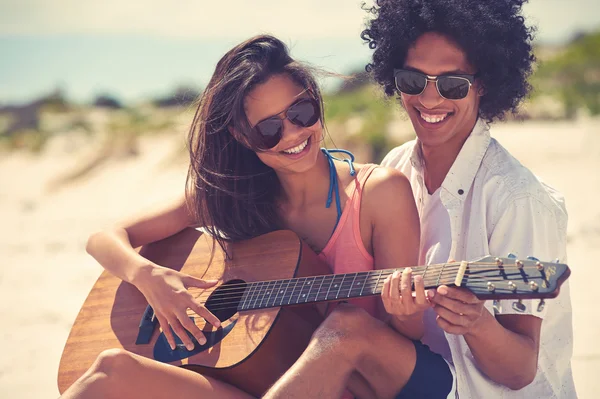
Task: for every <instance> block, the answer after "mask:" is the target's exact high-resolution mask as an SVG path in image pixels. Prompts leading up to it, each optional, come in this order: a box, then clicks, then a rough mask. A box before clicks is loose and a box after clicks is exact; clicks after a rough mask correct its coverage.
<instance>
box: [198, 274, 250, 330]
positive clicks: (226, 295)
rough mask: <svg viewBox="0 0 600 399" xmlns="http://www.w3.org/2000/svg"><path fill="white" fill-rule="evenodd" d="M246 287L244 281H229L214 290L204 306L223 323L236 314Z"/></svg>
mask: <svg viewBox="0 0 600 399" xmlns="http://www.w3.org/2000/svg"><path fill="white" fill-rule="evenodd" d="M246 285H247V284H246V282H245V281H244V280H230V281H228V282H226V283H224V284H222V285H221V286H220V287H219V288H217V289H216V290H214V291H213V293H212V294H210V296H209V297H208V300H207V301H206V303H205V304H204V306H206V308H207V309H208V310H210V311H211V313H212V314H214V315H215V316H217V318H218V319H219V320H221V321H225V320H227V319H229V318H231V317H233V315H234V314H236V313H237V311H238V305H239V304H240V301H241V300H242V296H243V295H244V291H245V290H246Z"/></svg>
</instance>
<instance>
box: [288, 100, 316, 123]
mask: <svg viewBox="0 0 600 399" xmlns="http://www.w3.org/2000/svg"><path fill="white" fill-rule="evenodd" d="M320 114H321V112H320V110H319V104H317V102H316V101H314V100H312V99H310V100H308V99H307V100H301V101H299V102H297V103H296V104H294V105H292V106H291V107H290V108H289V109H288V110H287V112H286V115H287V117H288V119H289V120H290V122H292V123H293V124H294V125H297V126H302V127H309V126H312V125H314V124H315V123H317V121H318V120H319V118H320V117H321V115H320Z"/></svg>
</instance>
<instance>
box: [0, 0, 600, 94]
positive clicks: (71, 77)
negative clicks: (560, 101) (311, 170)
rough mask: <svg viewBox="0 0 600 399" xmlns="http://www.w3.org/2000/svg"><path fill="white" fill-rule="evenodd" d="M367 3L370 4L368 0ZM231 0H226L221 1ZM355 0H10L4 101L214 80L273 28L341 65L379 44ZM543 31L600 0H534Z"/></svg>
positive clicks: (557, 38)
mask: <svg viewBox="0 0 600 399" xmlns="http://www.w3.org/2000/svg"><path fill="white" fill-rule="evenodd" d="M367 3H370V2H369V1H367ZM221 4H223V6H221ZM361 4H362V1H355V0H323V1H322V0H303V1H301V2H299V1H298V0H294V1H292V0H268V1H267V0H252V1H248V0H224V1H221V2H212V1H211V2H208V1H205V0H179V1H178V2H170V1H166V0H143V1H142V0H126V1H123V0H105V1H102V2H91V1H85V0H78V1H76V0H54V1H49V0H1V1H0V55H1V58H2V60H1V61H0V103H6V102H23V101H27V100H29V99H31V98H33V97H35V96H37V95H40V94H43V93H44V92H49V91H51V90H52V89H54V88H57V87H60V88H62V89H64V90H65V91H66V93H67V94H68V96H69V97H70V98H72V99H74V100H77V101H88V100H90V99H91V98H93V96H95V95H97V94H101V93H108V94H113V95H116V96H118V97H119V98H122V99H124V100H126V101H131V102H134V101H139V100H141V99H143V98H145V97H147V96H156V95H162V94H166V93H168V92H169V91H170V90H172V89H173V88H174V87H175V86H176V85H179V84H192V85H196V86H202V85H203V84H205V83H206V82H207V81H208V79H209V78H210V75H211V73H212V70H213V68H214V65H215V64H216V62H217V61H218V59H219V58H220V57H221V56H222V55H223V53H224V52H225V51H227V50H228V49H229V48H230V47H231V46H233V45H234V44H236V43H238V42H239V41H241V40H243V39H245V38H247V37H249V36H251V35H254V34H257V33H266V32H268V33H272V34H275V35H276V36H278V37H280V38H281V39H282V40H284V41H285V42H286V43H288V44H289V45H290V47H291V48H292V54H293V56H295V57H296V58H298V59H301V60H304V61H308V62H310V63H313V64H315V65H319V66H322V67H325V68H327V69H330V70H334V71H337V72H342V73H344V72H349V71H351V70H355V69H357V68H361V67H363V66H364V64H365V63H366V62H367V61H368V58H369V55H370V52H369V50H368V48H366V46H364V45H363V44H362V41H361V40H360V38H359V34H360V31H361V28H362V25H363V22H364V18H365V16H366V13H365V12H364V11H362V10H361V7H360V5H361ZM524 14H525V16H526V17H527V18H528V20H529V21H531V22H533V23H535V24H536V25H537V26H538V34H537V40H538V41H540V42H545V43H561V42H564V41H566V40H568V39H569V38H570V37H572V36H573V34H574V33H575V32H578V31H581V30H590V29H593V28H598V27H600V2H599V1H598V0H569V1H566V0H531V1H530V2H529V4H527V5H526V6H525V7H524Z"/></svg>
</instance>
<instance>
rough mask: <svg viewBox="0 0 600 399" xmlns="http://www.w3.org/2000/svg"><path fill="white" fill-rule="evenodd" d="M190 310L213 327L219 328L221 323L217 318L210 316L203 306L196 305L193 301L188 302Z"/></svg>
mask: <svg viewBox="0 0 600 399" xmlns="http://www.w3.org/2000/svg"><path fill="white" fill-rule="evenodd" d="M190 309H192V310H193V311H194V312H196V314H197V315H198V316H201V317H204V319H205V320H206V321H207V322H209V323H210V324H212V325H213V326H215V327H217V328H219V327H220V326H221V321H220V320H219V318H218V317H217V316H215V315H214V314H212V313H211V312H210V311H209V310H208V309H206V308H205V307H204V306H203V305H201V304H199V303H197V302H196V301H195V300H194V299H192V301H191V302H190Z"/></svg>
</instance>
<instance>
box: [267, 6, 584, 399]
mask: <svg viewBox="0 0 600 399" xmlns="http://www.w3.org/2000/svg"><path fill="white" fill-rule="evenodd" d="M522 3H523V1H516V0H515V1H507V0H505V1H500V0H485V1H483V0H446V1H442V0H429V1H427V0H419V1H417V0H414V1H413V0H382V1H378V2H377V6H375V7H373V8H372V9H371V10H370V11H371V12H372V14H373V15H374V16H375V18H374V19H372V20H371V21H370V22H369V23H368V26H367V29H366V30H364V31H363V33H362V37H363V39H365V40H366V41H368V42H369V46H370V48H372V49H374V50H375V51H374V54H373V62H372V63H371V64H370V65H369V66H368V70H370V71H371V72H372V74H373V76H374V78H375V80H376V81H377V82H378V83H379V84H381V86H382V87H383V89H384V91H385V93H386V94H387V95H389V96H392V95H398V94H399V96H400V100H401V103H402V106H403V108H404V109H405V110H406V112H407V114H408V116H409V117H410V120H411V122H412V124H413V126H414V129H415V132H416V134H417V139H416V140H414V141H411V142H409V143H406V144H404V145H403V146H401V147H398V148H396V149H394V150H392V151H391V152H390V153H389V154H388V155H387V156H386V157H385V159H384V160H383V162H382V164H383V165H384V166H389V167H394V168H396V169H399V170H400V171H402V172H403V173H404V174H405V175H406V176H407V177H408V178H409V179H410V182H411V185H412V188H413V194H414V196H415V201H416V203H417V207H418V209H419V213H420V217H421V249H420V262H419V263H420V264H431V263H443V262H446V261H447V260H448V259H457V260H471V259H476V258H478V257H480V256H484V255H488V254H493V255H499V256H506V254H507V253H509V252H512V253H514V254H516V255H518V256H520V257H527V256H529V255H532V256H535V257H537V258H539V259H543V260H554V259H559V260H560V261H565V260H566V224H567V214H566V210H565V206H564V200H563V198H562V197H561V196H560V195H559V194H558V193H557V192H556V191H554V190H553V189H551V188H550V187H548V186H546V185H545V184H544V183H542V182H540V181H539V180H538V179H537V178H536V177H535V176H534V175H533V174H532V173H531V172H530V171H529V170H528V169H526V168H525V167H523V166H522V165H521V164H520V163H519V162H518V161H517V160H516V159H515V158H514V157H512V156H511V155H510V154H509V153H508V152H507V151H506V150H505V149H504V148H503V147H502V146H501V145H500V144H499V143H498V142H497V141H496V140H494V139H492V138H491V137H490V133H489V124H490V123H491V122H493V121H495V120H498V119H502V118H503V116H504V115H505V113H506V112H507V111H513V112H514V111H515V109H516V107H517V106H518V104H519V103H520V101H521V100H522V99H523V98H524V97H525V96H526V94H527V93H528V91H529V89H530V86H529V84H528V83H527V78H528V76H529V75H530V73H531V65H532V61H533V56H532V53H531V45H530V41H531V39H532V36H531V30H530V29H528V28H527V27H526V26H525V24H524V20H523V18H522V17H521V16H520V12H521V4H522ZM533 150H534V149H533ZM408 282H410V280H409V276H408V275H407V273H405V275H403V276H402V281H401V284H400V286H401V287H402V289H403V290H404V291H403V293H402V295H400V296H397V297H396V298H393V303H392V304H389V303H388V304H386V309H387V310H388V312H389V313H392V314H395V315H396V317H397V318H400V319H401V320H406V321H407V322H410V323H411V324H412V325H413V328H416V329H417V330H419V329H421V331H422V332H423V335H422V342H423V343H424V344H426V345H428V346H429V347H430V348H431V350H432V351H433V352H436V353H439V354H441V355H442V356H443V357H444V359H445V360H446V361H447V362H448V364H450V365H452V367H451V368H452V369H453V371H454V376H455V380H454V383H453V390H455V391H456V394H457V395H458V396H460V397H463V398H482V397H485V398H492V397H498V398H499V397H502V398H509V397H510V398H531V397H535V398H538V397H539V398H573V397H576V393H575V388H574V384H573V379H572V374H571V366H570V360H571V354H572V342H573V340H572V325H571V306H570V297H569V288H568V285H564V286H563V288H562V290H561V293H560V295H559V297H558V298H556V299H553V300H550V301H547V302H545V303H543V302H541V301H539V300H525V301H522V302H520V303H519V302H517V301H500V302H499V303H496V304H495V306H494V303H492V301H486V302H483V301H479V300H477V298H476V297H475V296H474V295H473V294H471V293H470V292H468V291H465V290H462V289H457V288H450V287H440V288H438V290H437V292H435V293H434V292H431V293H430V295H429V300H430V302H431V304H432V305H433V307H432V308H431V309H426V310H423V309H424V307H423V306H419V304H418V303H415V301H414V300H413V298H412V296H410V295H409V294H407V293H406V287H407V286H409V284H408ZM418 292H419V289H418V288H417V294H418ZM417 297H419V295H417ZM346 313H352V312H351V311H348V309H343V310H342V312H340V313H339V314H334V315H333V316H334V318H333V322H332V321H331V320H329V319H328V320H326V322H325V324H324V325H323V326H322V327H321V329H320V330H319V331H317V333H316V334H315V337H314V339H313V342H312V343H311V345H310V346H309V348H308V349H307V351H306V352H305V353H304V355H303V356H302V357H301V358H300V359H299V361H298V362H297V363H296V364H295V365H294V367H292V368H291V369H290V371H288V373H287V374H286V375H285V376H284V377H283V378H282V379H281V380H280V381H279V382H278V383H277V384H276V385H275V386H274V388H273V389H272V391H271V392H269V393H268V395H267V397H277V396H279V397H283V394H286V395H289V397H295V396H294V395H297V397H300V394H301V393H302V392H304V393H305V394H306V393H307V392H308V395H306V396H309V395H315V394H318V395H320V394H321V393H322V394H332V395H333V394H337V392H339V391H340V386H343V385H344V384H348V386H349V387H350V388H351V390H352V391H353V392H354V393H355V395H356V396H359V397H362V396H365V395H367V394H363V393H362V392H363V391H360V389H362V388H360V387H363V388H364V387H365V386H366V387H370V388H373V389H374V388H375V387H376V385H375V384H377V383H380V384H391V383H392V382H390V381H388V380H384V379H380V380H379V381H377V378H376V377H374V375H375V376H377V375H378V374H377V371H375V372H373V371H372V370H373V369H375V370H378V369H379V370H380V371H381V372H382V373H384V371H385V370H386V366H387V365H388V362H390V360H389V359H391V358H393V357H394V355H393V353H389V354H388V359H387V360H386V359H385V358H384V357H382V356H379V357H378V356H376V355H373V354H372V353H371V352H372V351H373V348H374V347H376V346H378V342H377V341H370V342H369V340H368V339H366V338H364V337H363V338H361V339H356V337H362V335H361V334H362V333H361V325H360V324H361V323H359V322H356V321H354V322H351V321H348V320H349V319H352V317H354V316H351V317H345V316H344V315H345V314H346ZM415 326H416V327H415ZM369 328H370V326H365V325H363V326H362V329H363V330H364V329H366V330H368V329H369ZM336 329H337V330H336ZM396 330H398V331H401V329H398V328H396ZM339 331H341V333H340V332H339ZM352 339H354V341H353V340H352ZM348 343H352V347H351V349H350V350H347V351H344V350H343V348H344V347H346V348H348ZM336 348H337V349H336ZM418 353H419V351H418V350H417V357H416V364H415V366H414V368H413V371H412V374H411V376H410V377H409V379H408V380H407V381H406V380H404V383H403V385H402V386H403V387H404V388H402V390H401V392H400V393H399V394H398V396H397V397H398V398H400V397H428V396H427V395H425V394H422V393H419V392H417V391H411V393H412V395H410V394H409V393H408V392H407V391H406V389H407V386H408V389H414V386H422V385H423V384H436V378H435V376H431V377H430V378H427V376H425V377H424V376H423V373H422V371H420V370H421V369H422V368H423V366H422V364H423V362H427V361H428V359H429V358H424V357H423V361H421V362H420V361H419V355H418ZM324 355H325V356H324ZM323 357H325V358H326V359H322V358H323ZM339 359H342V360H339ZM420 363H421V365H420ZM367 369H369V370H371V371H364V370H367ZM324 373H326V375H329V376H330V378H321V379H320V380H319V382H318V383H314V384H315V385H317V384H318V389H317V388H314V389H313V388H307V386H306V385H305V386H302V384H308V383H309V381H310V378H313V381H316V378H317V377H318V375H319V374H320V375H321V376H323V375H324ZM368 373H370V374H368ZM403 378H404V377H403ZM361 379H363V380H361ZM361 381H362V385H361V383H360V382H361ZM365 381H366V382H365ZM353 386H357V387H359V388H355V389H352V387H353ZM311 389H312V390H311ZM366 391H368V389H366ZM375 391H376V390H375ZM371 392H373V391H371ZM419 395H421V396H419ZM451 395H453V394H452V393H451ZM438 396H439V395H438Z"/></svg>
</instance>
